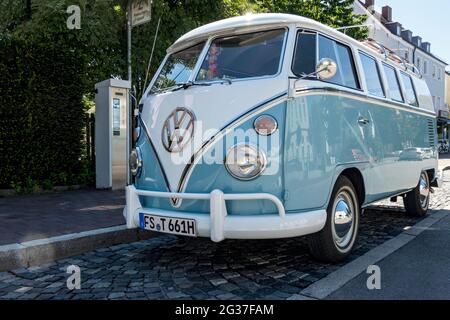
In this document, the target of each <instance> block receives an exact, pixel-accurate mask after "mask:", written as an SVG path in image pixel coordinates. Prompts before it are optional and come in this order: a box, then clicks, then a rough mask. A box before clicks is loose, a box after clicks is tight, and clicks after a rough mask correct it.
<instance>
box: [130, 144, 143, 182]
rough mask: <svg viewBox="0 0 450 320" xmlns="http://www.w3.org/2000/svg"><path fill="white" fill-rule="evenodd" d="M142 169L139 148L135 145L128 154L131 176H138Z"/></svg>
mask: <svg viewBox="0 0 450 320" xmlns="http://www.w3.org/2000/svg"><path fill="white" fill-rule="evenodd" d="M141 169H142V156H141V150H140V149H139V148H138V147H136V149H133V151H131V154H130V170H131V173H132V174H133V176H139V175H140V174H141Z"/></svg>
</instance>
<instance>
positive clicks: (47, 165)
mask: <svg viewBox="0 0 450 320" xmlns="http://www.w3.org/2000/svg"><path fill="white" fill-rule="evenodd" d="M82 66H83V62H82V60H81V58H80V57H79V56H78V55H77V53H76V52H75V51H74V50H64V49H62V46H56V45H54V44H53V43H51V42H49V43H42V42H37V43H30V42H29V41H27V42H24V41H21V40H17V39H10V38H8V39H0V188H11V187H13V188H16V189H17V188H24V187H27V186H28V187H30V186H34V185H36V184H37V185H41V186H42V185H44V186H45V185H49V184H50V185H53V184H55V185H64V184H73V183H76V180H77V177H78V175H79V174H81V173H82V170H83V163H82V144H83V142H82V138H83V119H84V110H83V104H82V97H83V91H82V84H81V81H80V80H81V76H82V70H83V68H82Z"/></svg>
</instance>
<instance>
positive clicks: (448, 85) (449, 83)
mask: <svg viewBox="0 0 450 320" xmlns="http://www.w3.org/2000/svg"><path fill="white" fill-rule="evenodd" d="M445 104H446V105H447V108H450V72H449V71H446V72H445Z"/></svg>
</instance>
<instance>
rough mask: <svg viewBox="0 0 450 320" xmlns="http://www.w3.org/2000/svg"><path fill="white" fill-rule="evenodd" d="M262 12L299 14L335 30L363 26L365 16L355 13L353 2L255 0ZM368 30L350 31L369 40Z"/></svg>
mask: <svg viewBox="0 0 450 320" xmlns="http://www.w3.org/2000/svg"><path fill="white" fill-rule="evenodd" d="M253 1H254V3H255V4H256V7H257V8H258V9H259V11H260V12H278V13H291V14H297V15H300V16H303V17H306V18H311V19H314V20H316V21H319V22H321V23H324V24H326V25H329V26H330V27H333V28H339V27H347V26H355V25H361V24H362V23H363V22H364V21H365V20H366V18H367V17H366V16H365V15H356V14H354V13H353V2H354V1H353V0H253ZM367 31H368V30H367V28H355V29H349V30H348V31H347V32H346V33H347V34H348V35H350V36H352V37H354V38H356V39H365V38H367Z"/></svg>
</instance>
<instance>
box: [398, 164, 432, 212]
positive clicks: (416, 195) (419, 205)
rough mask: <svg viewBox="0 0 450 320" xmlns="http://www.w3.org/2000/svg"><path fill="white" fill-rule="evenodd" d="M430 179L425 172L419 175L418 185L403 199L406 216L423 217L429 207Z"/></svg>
mask: <svg viewBox="0 0 450 320" xmlns="http://www.w3.org/2000/svg"><path fill="white" fill-rule="evenodd" d="M430 190H431V189H430V179H429V178H428V174H427V173H426V172H425V171H422V173H421V174H420V179H419V184H418V185H417V187H415V188H414V189H413V190H411V191H410V192H408V193H407V194H406V195H405V196H404V197H403V203H404V205H405V209H406V214H408V215H409V216H412V217H423V216H425V215H426V214H427V211H428V207H429V205H430V194H431V192H430Z"/></svg>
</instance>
